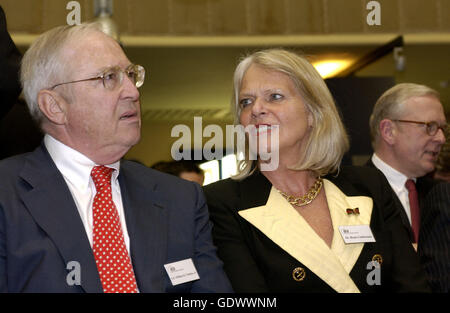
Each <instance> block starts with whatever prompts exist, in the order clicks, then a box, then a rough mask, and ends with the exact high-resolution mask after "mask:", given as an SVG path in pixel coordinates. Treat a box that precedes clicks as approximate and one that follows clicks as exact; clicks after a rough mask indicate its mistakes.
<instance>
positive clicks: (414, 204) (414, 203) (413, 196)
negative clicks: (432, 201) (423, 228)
mask: <svg viewBox="0 0 450 313" xmlns="http://www.w3.org/2000/svg"><path fill="white" fill-rule="evenodd" d="M405 187H406V189H408V197H409V208H410V209H411V226H412V230H413V234H414V242H415V243H418V242H419V228H420V209H419V197H418V196H417V189H416V184H415V183H414V181H413V180H412V179H408V180H407V181H406V183H405Z"/></svg>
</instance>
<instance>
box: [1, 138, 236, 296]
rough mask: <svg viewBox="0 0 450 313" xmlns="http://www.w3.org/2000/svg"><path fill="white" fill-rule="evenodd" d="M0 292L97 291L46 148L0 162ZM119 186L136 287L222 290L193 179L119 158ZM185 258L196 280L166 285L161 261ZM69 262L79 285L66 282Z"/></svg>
mask: <svg viewBox="0 0 450 313" xmlns="http://www.w3.org/2000/svg"><path fill="white" fill-rule="evenodd" d="M0 177H2V182H1V184H0V292H102V291H103V290H102V286H101V282H100V278H99V275H98V271H97V267H96V264H95V260H94V256H93V253H92V249H91V247H90V244H89V240H88V238H87V235H86V231H85V229H84V227H83V223H82V221H81V218H80V216H79V214H78V211H77V208H76V205H75V202H74V200H73V198H72V195H71V193H70V191H69V189H68V187H67V185H66V183H65V181H64V178H63V177H62V175H61V174H60V172H59V171H58V169H57V168H56V166H55V164H54V163H53V161H52V159H51V157H50V155H49V154H48V152H47V150H46V148H45V147H44V145H43V144H42V145H41V146H39V147H38V148H37V149H36V150H35V151H34V152H32V153H28V154H25V155H20V156H16V157H12V158H9V159H6V160H4V161H2V162H0ZM119 184H120V189H121V194H122V199H123V206H124V212H125V218H126V223H127V229H128V233H129V237H130V255H131V260H132V264H133V268H134V272H135V275H136V281H137V285H138V288H139V291H140V292H215V291H217V292H228V291H231V289H230V285H229V282H228V279H227V278H226V276H225V274H224V273H223V270H222V262H221V261H220V260H219V259H218V258H217V256H216V255H215V247H214V246H213V245H212V242H211V240H210V239H208V238H210V237H209V236H210V230H211V223H210V222H209V216H208V212H207V207H206V204H205V201H204V197H203V195H202V193H201V189H200V187H199V186H198V185H197V184H194V183H191V182H188V181H185V180H182V179H179V178H176V177H174V176H171V175H167V174H163V173H160V172H157V171H154V170H152V169H149V168H147V167H145V166H142V165H139V164H137V163H134V162H129V161H122V162H121V168H120V175H119ZM187 258H192V260H193V262H194V264H195V266H196V269H197V271H198V273H199V276H200V280H196V281H193V282H188V283H184V284H180V285H177V286H175V287H174V286H172V284H171V282H170V280H169V278H168V276H167V274H166V272H165V270H164V267H163V265H164V264H167V263H171V262H176V261H180V260H184V259H187ZM70 261H77V262H79V264H80V266H81V285H80V286H77V285H75V286H69V285H68V284H67V281H66V278H67V274H68V273H69V270H68V269H66V266H67V264H68V263H69V262H70Z"/></svg>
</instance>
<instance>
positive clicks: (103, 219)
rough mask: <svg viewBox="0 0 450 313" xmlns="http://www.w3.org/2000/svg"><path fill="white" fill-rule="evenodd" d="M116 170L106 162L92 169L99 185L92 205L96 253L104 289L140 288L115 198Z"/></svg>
mask: <svg viewBox="0 0 450 313" xmlns="http://www.w3.org/2000/svg"><path fill="white" fill-rule="evenodd" d="M113 170H114V169H112V168H109V167H106V166H95V167H94V168H93V169H92V171H91V177H92V179H93V181H94V184H95V188H96V189H97V193H96V194H95V197H94V203H93V208H92V212H93V221H94V234H93V250H94V257H95V262H96V263H97V269H98V273H99V275H100V280H101V282H102V286H103V291H104V292H108V293H110V292H115V293H117V292H137V285H136V278H135V277H134V272H133V267H132V266H131V260H130V256H129V255H128V251H127V248H126V246H125V240H124V237H123V232H122V227H121V225H120V218H119V214H118V213H117V209H116V206H115V205H114V202H113V200H112V193H111V174H112V172H113Z"/></svg>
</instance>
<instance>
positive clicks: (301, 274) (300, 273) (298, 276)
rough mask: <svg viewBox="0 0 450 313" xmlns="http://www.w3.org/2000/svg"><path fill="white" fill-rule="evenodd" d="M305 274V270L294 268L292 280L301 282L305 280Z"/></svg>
mask: <svg viewBox="0 0 450 313" xmlns="http://www.w3.org/2000/svg"><path fill="white" fill-rule="evenodd" d="M305 276H306V272H305V269H304V268H302V267H296V268H294V270H293V271H292V278H294V280H295V281H302V280H304V279H305Z"/></svg>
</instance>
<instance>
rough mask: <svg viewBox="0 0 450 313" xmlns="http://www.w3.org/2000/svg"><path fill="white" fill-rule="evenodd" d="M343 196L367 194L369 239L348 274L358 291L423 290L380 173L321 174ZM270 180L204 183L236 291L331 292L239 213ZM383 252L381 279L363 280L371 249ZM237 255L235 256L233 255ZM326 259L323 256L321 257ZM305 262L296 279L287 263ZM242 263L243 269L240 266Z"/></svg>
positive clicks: (265, 191) (260, 199) (263, 197)
mask: <svg viewBox="0 0 450 313" xmlns="http://www.w3.org/2000/svg"><path fill="white" fill-rule="evenodd" d="M326 178H327V179H329V180H330V181H331V182H332V183H333V184H335V185H336V186H337V187H338V188H339V189H340V190H341V191H342V192H343V193H344V194H346V195H347V196H369V197H371V198H372V199H373V203H374V204H373V205H374V206H373V210H372V216H371V222H370V227H371V230H372V232H373V234H374V237H375V238H376V242H375V243H365V244H364V248H363V250H362V252H361V254H360V255H359V257H358V259H357V261H356V264H355V265H354V266H353V268H352V269H351V272H350V276H351V278H352V279H353V281H354V282H355V284H356V286H357V287H358V288H359V290H360V291H361V292H379V291H384V292H392V291H399V292H400V291H403V292H414V291H416V292H417V291H427V290H428V286H427V283H426V278H425V273H424V272H423V271H422V270H421V268H420V265H419V260H418V257H417V255H416V254H415V253H414V250H413V248H412V246H411V245H410V243H409V241H408V236H407V233H406V231H405V229H404V228H403V227H401V221H400V216H399V210H398V208H396V207H395V206H394V205H393V203H392V201H393V200H392V197H390V195H389V193H386V190H389V186H388V185H387V182H386V179H385V178H384V176H383V175H381V174H380V173H379V172H378V171H374V170H373V169H370V168H356V169H355V168H346V167H343V168H342V169H341V171H340V173H339V176H338V177H335V176H334V175H329V176H328V177H326ZM271 187H272V185H271V183H270V182H269V181H268V180H267V179H266V178H265V177H264V176H263V175H262V174H261V173H260V172H257V173H255V174H253V175H251V176H250V177H248V178H246V179H244V180H242V181H234V180H231V179H227V180H225V181H221V182H218V183H215V184H211V185H207V186H205V187H204V189H205V195H206V198H207V202H208V207H209V209H210V214H211V219H212V221H213V223H214V228H213V238H214V241H215V243H216V245H217V246H218V255H219V257H220V258H221V259H222V260H223V261H224V268H225V271H226V272H227V274H228V277H229V278H230V281H231V282H232V285H233V288H234V289H235V291H236V292H268V291H271V292H274V291H278V292H333V291H334V290H333V289H332V288H331V287H330V286H329V285H327V284H326V283H325V282H324V281H322V280H321V279H320V278H319V277H317V276H316V275H315V274H314V272H312V271H310V270H309V269H308V268H307V267H306V266H305V265H304V264H302V263H301V262H300V261H299V260H297V259H295V258H293V257H292V256H291V255H290V254H288V253H287V252H286V251H284V250H283V249H281V248H280V247H279V246H278V245H277V244H275V243H274V242H273V241H271V240H270V239H269V238H267V237H266V236H265V235H264V234H263V233H262V232H260V231H259V230H258V229H257V228H255V227H254V226H253V225H252V224H250V223H249V222H247V221H246V220H245V219H243V218H242V217H241V216H240V215H239V213H238V212H239V211H240V210H245V209H247V208H251V207H257V206H261V205H264V204H265V203H266V202H267V199H268V197H269V193H270V190H271ZM376 254H380V255H382V258H383V263H382V265H381V266H382V267H381V275H382V278H381V281H382V283H381V285H379V286H378V285H373V286H369V285H368V284H367V282H366V275H367V273H368V272H369V271H368V270H367V268H366V266H367V264H368V262H370V261H371V260H372V258H373V256H374V255H376ZM236 259H237V260H239V261H236ZM324 262H326V260H324ZM296 267H302V268H305V270H306V274H305V279H304V280H303V281H301V282H296V281H294V280H293V279H292V277H291V272H292V269H294V268H296ZM243 268H245V269H246V270H245V272H243V270H242V269H243Z"/></svg>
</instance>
